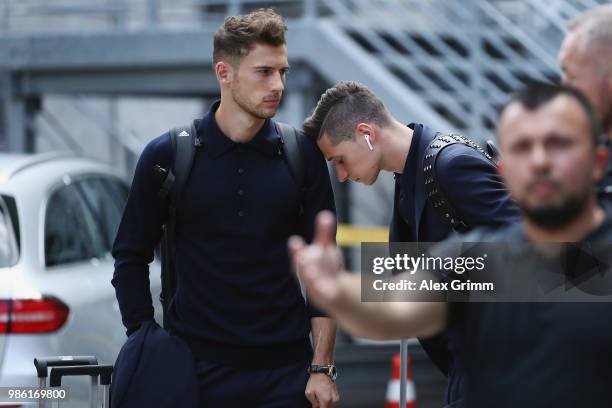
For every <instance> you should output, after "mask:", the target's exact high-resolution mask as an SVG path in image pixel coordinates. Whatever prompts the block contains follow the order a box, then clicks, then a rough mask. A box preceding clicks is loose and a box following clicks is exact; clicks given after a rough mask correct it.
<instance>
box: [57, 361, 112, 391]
mask: <svg viewBox="0 0 612 408" xmlns="http://www.w3.org/2000/svg"><path fill="white" fill-rule="evenodd" d="M112 373H113V366H112V365H77V366H64V367H54V368H52V369H51V376H50V379H49V386H50V387H60V386H61V385H62V377H64V376H72V375H89V376H92V377H97V376H100V385H110V383H111V375H112Z"/></svg>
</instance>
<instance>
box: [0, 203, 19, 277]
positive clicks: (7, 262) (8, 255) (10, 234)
mask: <svg viewBox="0 0 612 408" xmlns="http://www.w3.org/2000/svg"><path fill="white" fill-rule="evenodd" d="M18 257H19V253H18V249H17V237H16V236H15V230H14V229H13V224H12V222H11V216H10V214H9V210H8V207H7V206H6V203H5V201H4V200H3V199H1V198H0V268H4V267H7V266H12V265H14V264H16V263H17V259H18Z"/></svg>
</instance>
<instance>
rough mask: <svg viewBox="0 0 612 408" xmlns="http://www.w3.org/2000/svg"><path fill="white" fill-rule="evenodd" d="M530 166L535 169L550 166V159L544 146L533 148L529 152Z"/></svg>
mask: <svg viewBox="0 0 612 408" xmlns="http://www.w3.org/2000/svg"><path fill="white" fill-rule="evenodd" d="M530 161H531V165H532V166H534V167H535V168H537V169H544V168H548V167H549V166H550V157H549V154H548V152H547V151H546V149H545V148H544V146H535V147H534V148H533V150H532V151H531V157H530Z"/></svg>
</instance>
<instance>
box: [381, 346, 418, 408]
mask: <svg viewBox="0 0 612 408" xmlns="http://www.w3.org/2000/svg"><path fill="white" fill-rule="evenodd" d="M407 364H408V367H407V368H408V369H407V370H406V371H407V374H406V376H407V382H406V408H416V392H415V390H414V382H412V369H411V367H410V366H411V359H410V355H408V362H407ZM400 366H401V359H400V354H399V353H397V354H395V355H394V356H393V358H392V359H391V378H390V379H389V384H388V385H387V404H386V405H385V408H400V386H401V382H400Z"/></svg>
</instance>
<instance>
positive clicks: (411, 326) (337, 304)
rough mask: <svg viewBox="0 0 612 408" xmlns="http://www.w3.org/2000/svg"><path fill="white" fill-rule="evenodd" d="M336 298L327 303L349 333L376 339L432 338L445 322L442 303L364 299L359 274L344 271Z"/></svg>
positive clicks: (332, 314) (327, 306) (339, 322)
mask: <svg viewBox="0 0 612 408" xmlns="http://www.w3.org/2000/svg"><path fill="white" fill-rule="evenodd" d="M339 279H340V288H339V293H338V295H337V298H336V300H335V301H333V302H331V303H330V304H328V305H325V308H326V309H327V311H328V312H329V313H330V314H331V316H333V317H335V318H336V321H337V322H338V324H339V325H340V326H341V327H342V328H343V329H344V330H346V331H347V332H348V333H350V334H352V335H353V336H357V337H368V338H371V339H375V340H390V339H399V338H406V337H415V336H417V337H429V336H431V335H433V334H436V333H438V332H439V331H441V330H442V329H443V328H444V327H445V324H446V304H445V303H442V302H361V286H360V278H359V276H358V275H355V274H349V273H346V272H344V273H342V274H341V275H340V277H339Z"/></svg>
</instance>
